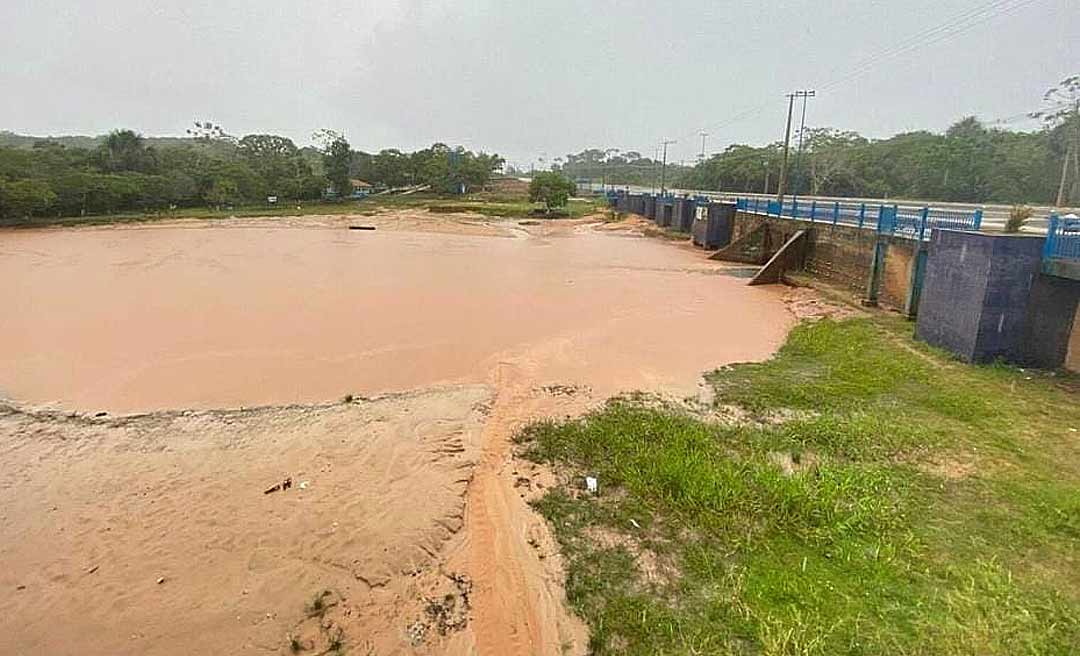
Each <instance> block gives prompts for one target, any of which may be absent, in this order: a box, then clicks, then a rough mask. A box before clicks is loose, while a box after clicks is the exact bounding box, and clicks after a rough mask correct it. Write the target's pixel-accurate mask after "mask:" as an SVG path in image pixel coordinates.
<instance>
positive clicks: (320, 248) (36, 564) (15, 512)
mask: <svg viewBox="0 0 1080 656" xmlns="http://www.w3.org/2000/svg"><path fill="white" fill-rule="evenodd" d="M358 222H364V223H369V224H372V225H374V226H375V227H376V228H377V229H376V230H374V231H353V230H348V229H347V227H348V225H349V224H350V223H358ZM643 228H644V226H643V225H642V224H641V223H640V222H638V223H635V222H634V220H629V221H624V222H622V223H620V224H616V225H602V224H590V223H588V222H587V221H576V222H571V221H567V222H561V221H560V222H546V223H544V224H542V225H537V226H521V225H518V224H516V223H514V222H511V221H505V222H499V221H492V222H488V221H481V220H479V219H477V218H476V217H460V216H458V217H455V216H433V215H429V214H426V213H422V212H421V213H409V212H398V213H394V214H389V215H380V216H375V217H354V218H347V217H314V218H312V217H306V218H291V219H262V220H258V219H256V220H230V221H223V222H213V223H211V222H198V221H194V222H176V223H172V224H156V225H146V226H137V227H105V228H84V229H74V230H70V229H52V230H27V231H7V232H0V301H2V303H3V311H2V312H0V399H7V400H8V403H6V404H5V403H0V459H2V461H3V463H4V476H0V564H2V567H0V590H2V591H3V594H0V636H3V638H2V639H0V644H2V645H4V646H3V647H0V651H2V652H3V653H5V654H6V653H12V654H46V653H47V654H79V655H80V656H96V655H101V656H105V655H108V656H115V655H117V654H131V655H133V656H134V655H136V654H138V655H143V654H155V655H165V656H180V655H187V654H191V653H230V654H268V653H270V654H273V653H295V652H296V650H297V649H299V650H300V652H301V653H329V652H330V651H332V649H333V648H334V645H338V644H344V645H345V646H346V648H347V650H348V652H349V653H363V654H379V655H380V656H383V655H386V654H430V655H436V654H455V655H466V654H544V655H546V654H553V653H568V654H583V653H585V650H586V648H587V644H588V635H587V630H586V627H585V626H584V624H583V623H582V622H581V620H580V619H578V618H576V617H575V616H574V615H573V614H572V613H571V612H570V611H569V610H568V608H567V606H566V603H565V594H564V591H563V580H564V573H563V570H562V564H561V559H560V556H559V553H558V548H557V544H556V542H555V540H554V538H553V536H552V535H551V532H550V530H549V528H548V526H547V525H546V524H545V523H544V521H543V520H542V519H541V518H540V517H539V516H537V515H536V514H535V513H533V512H532V511H531V509H530V508H529V506H528V505H527V501H528V497H527V496H526V492H525V491H526V490H528V491H529V494H533V495H536V494H542V493H543V490H545V489H550V487H551V485H552V483H553V480H552V477H554V476H557V475H558V474H557V473H556V472H550V471H546V470H543V469H542V468H537V467H536V466H535V465H531V464H528V463H522V462H520V461H518V460H516V459H515V457H514V454H513V449H512V446H511V437H512V436H513V435H514V433H515V432H516V431H517V430H518V429H519V428H520V427H521V426H523V425H524V424H525V423H527V422H529V421H532V420H535V419H540V418H549V417H564V416H568V415H577V414H580V413H582V412H586V411H588V410H589V409H590V408H594V407H596V406H597V405H598V404H600V403H602V402H603V401H604V399H606V398H607V397H609V396H610V395H612V394H615V393H617V392H619V391H622V390H646V391H654V392H662V393H669V394H675V395H678V396H687V395H692V394H695V392H697V384H698V381H699V379H700V375H701V373H702V372H703V371H705V370H708V369H710V368H713V367H716V366H719V365H723V364H727V363H731V362H736V361H744V360H761V359H764V358H767V357H768V356H769V355H770V354H771V353H773V352H774V351H775V349H776V348H777V347H778V346H779V345H780V343H781V341H782V340H783V338H784V336H785V334H786V333H787V331H788V330H789V328H790V327H791V326H792V325H793V324H794V317H793V316H792V314H791V313H790V312H789V310H788V308H787V307H786V306H785V296H784V292H783V291H782V290H780V289H777V288H770V287H747V286H746V280H745V279H744V278H741V277H737V276H734V275H731V274H732V270H731V269H730V268H728V267H725V266H724V265H721V264H717V263H714V262H710V261H708V260H707V259H705V258H704V256H703V255H702V254H701V253H700V252H699V251H695V250H694V249H692V248H690V247H689V246H686V245H677V244H673V243H670V242H666V241H662V240H657V239H653V238H648V237H644V236H642V234H641V232H642V230H643ZM349 394H352V395H356V397H357V398H354V399H352V400H348V401H346V400H344V397H346V395H349ZM360 397H364V398H360ZM72 411H74V412H76V413H79V414H78V415H77V416H73V415H72ZM101 411H105V412H106V413H107V414H102V415H100V416H99V415H98V413H99V412H101ZM125 413H127V414H125ZM523 481H524V482H523ZM545 481H546V483H545ZM286 482H288V485H285V483H286ZM605 484H606V482H601V485H605ZM314 599H318V600H320V601H319V604H320V606H321V609H320V610H319V611H318V612H313V611H312V607H313V603H314V602H313V600H314ZM432 600H436V601H437V602H438V603H439V604H443V606H441V607H442V608H443V609H444V611H445V612H440V613H436V614H433V613H432V612H431V604H432V603H433V601H432ZM436 617H438V618H440V619H439V620H438V622H436V620H435V619H434V618H436ZM439 622H442V623H441V624H440V623H439Z"/></svg>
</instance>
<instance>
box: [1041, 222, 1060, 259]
mask: <svg viewBox="0 0 1080 656" xmlns="http://www.w3.org/2000/svg"><path fill="white" fill-rule="evenodd" d="M1057 229H1058V215H1057V214H1051V215H1050V227H1048V228H1047V229H1046V241H1044V242H1043V259H1047V260H1048V259H1050V258H1051V257H1053V256H1054V250H1055V247H1056V246H1057V244H1055V243H1054V242H1056V241H1057Z"/></svg>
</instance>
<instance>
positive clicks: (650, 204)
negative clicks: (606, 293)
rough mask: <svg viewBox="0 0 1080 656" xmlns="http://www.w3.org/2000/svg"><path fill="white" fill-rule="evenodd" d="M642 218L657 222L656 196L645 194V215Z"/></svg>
mask: <svg viewBox="0 0 1080 656" xmlns="http://www.w3.org/2000/svg"><path fill="white" fill-rule="evenodd" d="M642 216H644V217H645V218H647V219H652V220H654V221H655V220H656V196H654V195H652V194H645V213H644V214H643V215H642Z"/></svg>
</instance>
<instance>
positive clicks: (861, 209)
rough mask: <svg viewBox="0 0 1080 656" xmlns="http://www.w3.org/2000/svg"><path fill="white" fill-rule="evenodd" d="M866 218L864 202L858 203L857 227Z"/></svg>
mask: <svg viewBox="0 0 1080 656" xmlns="http://www.w3.org/2000/svg"><path fill="white" fill-rule="evenodd" d="M865 220H866V203H862V204H860V205H859V227H860V228H861V227H862V226H863V221H865Z"/></svg>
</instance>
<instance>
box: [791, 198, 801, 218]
mask: <svg viewBox="0 0 1080 656" xmlns="http://www.w3.org/2000/svg"><path fill="white" fill-rule="evenodd" d="M798 216H799V198H798V196H792V197H791V218H793V219H796V218H798Z"/></svg>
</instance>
